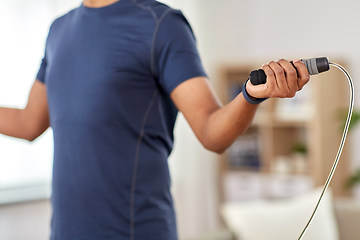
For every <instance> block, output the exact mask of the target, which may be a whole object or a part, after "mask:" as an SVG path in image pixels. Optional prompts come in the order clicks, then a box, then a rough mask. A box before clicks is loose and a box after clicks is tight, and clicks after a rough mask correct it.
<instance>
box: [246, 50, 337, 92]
mask: <svg viewBox="0 0 360 240" xmlns="http://www.w3.org/2000/svg"><path fill="white" fill-rule="evenodd" d="M301 61H302V62H303V63H304V64H305V66H306V67H307V69H308V71H309V74H310V75H315V74H318V73H322V72H326V71H327V70H329V69H330V65H329V59H328V58H327V57H319V58H310V59H301ZM291 64H293V62H291ZM293 65H294V64H293ZM249 79H250V82H251V83H252V84H253V85H259V84H265V83H266V74H265V72H264V70H262V69H258V70H254V71H252V72H251V73H250V77H249Z"/></svg>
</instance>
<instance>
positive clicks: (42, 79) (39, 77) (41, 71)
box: [36, 51, 47, 83]
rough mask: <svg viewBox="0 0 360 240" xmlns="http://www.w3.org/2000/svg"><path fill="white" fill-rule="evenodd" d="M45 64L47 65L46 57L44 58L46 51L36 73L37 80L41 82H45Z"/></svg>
mask: <svg viewBox="0 0 360 240" xmlns="http://www.w3.org/2000/svg"><path fill="white" fill-rule="evenodd" d="M46 65H47V59H46V51H45V55H44V57H43V59H42V61H41V64H40V69H39V71H38V73H37V75H36V79H37V80H39V81H40V82H42V83H45V71H46Z"/></svg>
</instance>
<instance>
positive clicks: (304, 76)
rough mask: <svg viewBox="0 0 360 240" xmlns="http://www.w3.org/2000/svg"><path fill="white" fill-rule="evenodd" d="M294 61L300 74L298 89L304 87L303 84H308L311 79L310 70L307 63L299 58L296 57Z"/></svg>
mask: <svg viewBox="0 0 360 240" xmlns="http://www.w3.org/2000/svg"><path fill="white" fill-rule="evenodd" d="M293 63H294V66H295V67H296V70H297V72H298V75H299V78H298V86H299V88H298V91H299V90H301V89H302V88H303V86H304V85H305V84H307V83H308V82H309V80H310V75H309V72H308V70H307V68H306V66H305V64H304V63H303V62H302V61H300V60H298V59H295V60H294V61H293Z"/></svg>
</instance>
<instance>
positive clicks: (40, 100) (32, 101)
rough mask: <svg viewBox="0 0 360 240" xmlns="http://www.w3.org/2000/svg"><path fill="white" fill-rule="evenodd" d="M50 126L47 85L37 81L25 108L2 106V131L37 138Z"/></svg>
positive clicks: (25, 137) (0, 122) (0, 123)
mask: <svg viewBox="0 0 360 240" xmlns="http://www.w3.org/2000/svg"><path fill="white" fill-rule="evenodd" d="M48 127H49V114H48V105H47V97H46V87H45V85H44V84H43V83H41V82H40V81H37V80H36V81H35V83H34V85H33V87H32V89H31V92H30V96H29V100H28V103H27V106H26V108H25V109H14V108H3V107H0V133H1V134H4V135H7V136H11V137H16V138H21V139H26V140H28V141H33V140H35V139H36V138H37V137H38V136H40V135H41V134H42V133H43V132H45V130H46V129H47V128H48Z"/></svg>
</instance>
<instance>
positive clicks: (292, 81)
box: [277, 59, 299, 97]
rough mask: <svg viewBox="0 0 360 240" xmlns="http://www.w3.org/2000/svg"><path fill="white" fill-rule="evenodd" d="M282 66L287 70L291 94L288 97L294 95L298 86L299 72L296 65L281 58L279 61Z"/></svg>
mask: <svg viewBox="0 0 360 240" xmlns="http://www.w3.org/2000/svg"><path fill="white" fill-rule="evenodd" d="M277 62H278V63H279V64H280V66H281V67H282V68H283V69H284V70H285V76H286V84H287V87H288V89H289V95H288V96H287V97H294V96H295V94H296V91H297V90H298V89H299V87H298V74H297V72H296V69H295V67H294V66H293V65H292V64H291V63H290V62H289V61H287V60H285V59H280V60H278V61H277Z"/></svg>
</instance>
